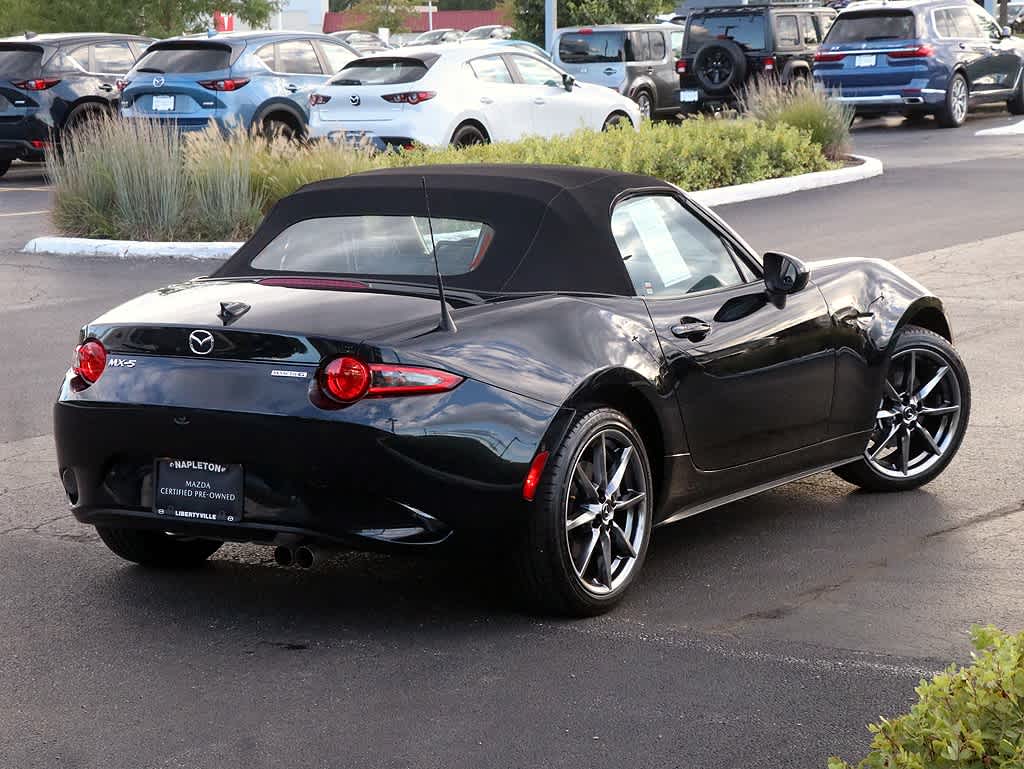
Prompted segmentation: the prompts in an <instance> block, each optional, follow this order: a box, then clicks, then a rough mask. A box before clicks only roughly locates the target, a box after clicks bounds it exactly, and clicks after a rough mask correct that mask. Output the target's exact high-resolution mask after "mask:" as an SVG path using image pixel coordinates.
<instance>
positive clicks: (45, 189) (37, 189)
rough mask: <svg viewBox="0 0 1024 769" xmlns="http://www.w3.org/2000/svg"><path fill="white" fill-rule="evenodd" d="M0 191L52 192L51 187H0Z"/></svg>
mask: <svg viewBox="0 0 1024 769" xmlns="http://www.w3.org/2000/svg"><path fill="white" fill-rule="evenodd" d="M0 192H53V187H0Z"/></svg>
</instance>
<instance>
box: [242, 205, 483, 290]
mask: <svg viewBox="0 0 1024 769" xmlns="http://www.w3.org/2000/svg"><path fill="white" fill-rule="evenodd" d="M431 222H432V224H433V227H434V240H435V241H436V243H437V261H438V264H439V265H440V267H441V274H442V275H465V274H466V273H468V272H472V271H473V270H475V269H476V268H477V267H478V266H479V265H480V263H481V262H482V261H483V258H484V256H485V254H486V251H487V247H488V246H489V245H490V243H491V240H492V239H493V237H494V230H492V229H491V228H490V227H488V226H487V225H486V224H481V223H480V222H469V221H463V220H458V219H437V218H434V219H431ZM251 266H252V267H254V268H255V269H258V270H273V271H278V272H303V273H316V274H319V273H329V274H332V275H333V274H337V275H362V276H371V275H372V276H379V277H395V278H400V277H403V276H410V277H411V276H420V277H421V276H432V275H434V274H435V270H434V255H433V250H432V248H431V243H430V230H429V228H428V225H427V219H426V217H421V216H375V215H366V216H332V217H329V218H322V219H306V220H305V221H301V222H296V223H295V224H293V225H291V226H290V227H288V228H286V229H284V230H283V231H281V233H279V234H278V236H277V237H276V238H274V239H273V240H272V241H270V243H268V244H267V246H266V248H264V249H263V250H262V251H261V252H260V253H259V254H257V255H256V257H255V258H253V260H252V262H251Z"/></svg>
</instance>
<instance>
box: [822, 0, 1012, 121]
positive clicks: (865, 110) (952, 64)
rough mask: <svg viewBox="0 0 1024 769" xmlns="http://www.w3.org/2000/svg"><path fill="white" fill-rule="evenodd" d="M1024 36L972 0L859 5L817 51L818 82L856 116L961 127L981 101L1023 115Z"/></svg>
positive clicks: (844, 15)
mask: <svg viewBox="0 0 1024 769" xmlns="http://www.w3.org/2000/svg"><path fill="white" fill-rule="evenodd" d="M1022 71H1024V41H1021V40H1019V39H1017V38H1015V37H1014V36H1013V34H1012V31H1011V30H1010V28H1009V27H1006V28H1000V26H999V24H998V23H997V22H996V20H995V19H993V18H992V17H991V16H989V14H988V13H986V11H985V9H984V8H982V7H981V6H979V5H977V4H975V3H973V2H970V0H909V1H906V2H858V3H854V4H853V5H851V6H850V7H849V8H848V9H847V10H845V11H843V12H842V13H841V14H840V15H839V18H838V19H837V20H836V23H835V25H834V26H833V27H832V30H831V31H830V32H829V34H828V37H826V38H825V42H824V44H823V45H822V46H821V50H820V51H819V52H818V54H817V56H815V64H814V80H815V82H816V83H819V84H820V85H821V86H822V87H824V88H825V89H826V90H827V91H829V92H830V93H831V94H832V98H833V99H835V100H836V101H840V102H844V103H846V104H849V105H850V106H852V107H853V109H854V111H855V112H856V114H858V115H863V116H871V115H883V114H887V113H896V114H902V115H907V116H908V117H915V116H922V115H926V114H933V115H935V117H936V119H937V121H938V123H939V125H940V126H943V127H945V128H955V127H956V126H959V125H961V124H963V122H964V120H966V118H967V111H968V109H969V108H970V107H973V106H975V105H977V104H993V103H997V102H1005V103H1006V105H1007V107H1008V108H1009V110H1010V112H1012V113H1013V114H1015V115H1021V114H1024V77H1022Z"/></svg>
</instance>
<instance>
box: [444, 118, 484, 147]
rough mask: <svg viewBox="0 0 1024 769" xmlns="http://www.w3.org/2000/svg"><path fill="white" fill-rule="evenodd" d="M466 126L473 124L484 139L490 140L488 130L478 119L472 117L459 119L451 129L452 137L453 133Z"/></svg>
mask: <svg viewBox="0 0 1024 769" xmlns="http://www.w3.org/2000/svg"><path fill="white" fill-rule="evenodd" d="M466 126H473V128H475V129H476V130H478V131H479V132H480V133H482V134H483V136H484V139H485V140H486V141H488V142H489V141H490V140H491V134H490V132H488V130H487V127H486V126H485V125H484V124H483V123H481V122H480V121H479V120H477V119H476V118H472V117H471V118H466V119H465V120H462V121H460V122H459V124H458V125H457V126H455V128H453V129H452V137H453V138H454V136H455V134H457V133H458V132H459V130H460V129H462V128H465V127H466ZM449 141H450V140H449Z"/></svg>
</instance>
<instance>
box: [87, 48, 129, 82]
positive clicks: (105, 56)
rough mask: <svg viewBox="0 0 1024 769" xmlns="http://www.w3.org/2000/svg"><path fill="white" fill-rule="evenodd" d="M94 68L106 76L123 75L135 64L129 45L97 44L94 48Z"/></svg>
mask: <svg viewBox="0 0 1024 769" xmlns="http://www.w3.org/2000/svg"><path fill="white" fill-rule="evenodd" d="M92 57H93V66H94V67H95V68H96V72H101V73H103V74H105V75H123V74H125V73H126V72H127V71H128V70H130V69H131V68H132V66H133V65H134V64H135V57H134V56H133V55H132V51H131V49H130V48H129V47H128V44H127V43H97V44H96V45H94V46H93V47H92Z"/></svg>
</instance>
